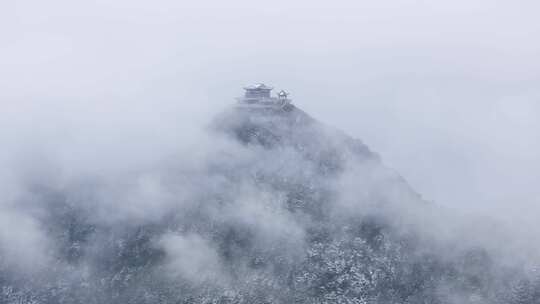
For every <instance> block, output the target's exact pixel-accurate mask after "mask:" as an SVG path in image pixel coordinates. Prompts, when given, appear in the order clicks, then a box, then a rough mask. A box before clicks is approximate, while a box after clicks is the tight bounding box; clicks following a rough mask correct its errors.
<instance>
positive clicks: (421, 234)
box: [0, 105, 540, 304]
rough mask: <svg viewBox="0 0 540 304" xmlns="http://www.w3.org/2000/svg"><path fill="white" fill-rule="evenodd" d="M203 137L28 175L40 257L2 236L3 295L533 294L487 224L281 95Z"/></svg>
mask: <svg viewBox="0 0 540 304" xmlns="http://www.w3.org/2000/svg"><path fill="white" fill-rule="evenodd" d="M179 132H181V130H179ZM204 142H205V143H204V144H201V146H200V147H194V148H193V149H194V153H188V154H184V153H179V154H177V155H175V157H173V158H172V159H168V160H164V161H163V162H162V163H159V164H155V165H154V166H151V167H145V168H137V170H132V171H129V172H122V173H119V174H118V175H117V176H107V177H98V176H85V177H81V178H78V179H75V180H71V181H69V182H66V183H65V184H63V185H61V186H57V185H56V186H51V185H48V184H47V183H46V182H45V183H37V184H36V183H33V184H29V185H26V187H27V189H26V190H27V193H28V195H27V196H25V197H23V198H21V199H20V204H27V205H28V206H29V208H35V209H36V212H35V213H34V216H33V219H34V220H35V221H36V225H37V226H38V227H41V229H43V231H44V234H45V235H46V237H47V246H46V249H44V250H43V252H44V253H43V255H44V256H45V257H44V258H42V259H41V260H40V262H39V263H38V264H37V265H36V266H35V267H32V269H26V268H25V267H22V266H20V265H17V264H16V263H14V262H13V259H12V258H9V256H8V255H7V254H6V252H9V250H8V249H9V248H2V247H0V253H4V256H0V288H1V289H0V292H1V294H0V303H100V304H101V303H306V304H307V303H384V304H386V303H538V301H540V288H539V287H540V279H539V276H538V275H535V273H536V272H535V271H533V270H534V268H531V267H530V265H525V264H523V263H521V262H519V261H512V262H510V261H508V260H506V257H508V256H509V255H508V252H506V251H504V250H502V251H498V250H493V248H496V247H497V246H492V244H491V242H490V241H486V240H483V239H481V236H482V235H484V234H483V232H482V229H485V228H484V226H485V225H484V226H482V227H480V226H474V225H475V224H474V221H472V224H471V222H470V221H468V220H456V218H457V215H451V214H450V213H449V211H448V210H444V209H442V208H439V207H437V206H436V205H434V204H432V203H428V202H425V201H423V200H422V199H421V197H420V195H418V194H417V193H416V192H414V191H413V190H412V189H411V188H410V187H409V185H408V184H407V183H406V182H405V181H404V180H403V179H402V178H401V177H400V176H399V175H398V174H397V173H395V172H394V171H393V170H391V169H389V168H386V167H385V166H384V165H383V164H382V162H381V160H380V159H379V157H378V155H377V154H375V153H374V152H372V151H370V149H369V148H368V147H367V146H366V145H365V144H363V143H362V142H361V141H359V140H357V139H353V138H351V137H349V136H347V135H346V134H344V133H342V132H340V131H338V130H335V129H333V128H331V127H328V126H325V125H323V124H321V123H320V122H317V121H316V120H314V119H313V118H311V117H310V116H309V115H307V114H306V113H304V112H303V111H301V110H300V109H298V108H296V107H295V106H293V105H287V106H286V107H285V108H279V109H277V108H275V109H274V108H249V107H242V108H239V107H231V108H230V109H228V110H226V111H224V112H223V113H221V114H220V115H218V116H217V117H216V118H215V119H214V120H213V122H212V124H211V125H210V126H209V128H208V138H207V139H205V140H204ZM192 152H193V151H192ZM36 206H39V207H36ZM0 218H1V217H0ZM471 227H475V228H474V229H475V230H476V231H472V229H471ZM488 229H489V228H488ZM0 246H4V247H5V245H2V243H0ZM29 250H31V249H30V248H29ZM531 269H532V270H531Z"/></svg>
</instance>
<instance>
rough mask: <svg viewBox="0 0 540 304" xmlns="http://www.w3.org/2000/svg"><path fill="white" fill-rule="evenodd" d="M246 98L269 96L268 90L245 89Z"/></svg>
mask: <svg viewBox="0 0 540 304" xmlns="http://www.w3.org/2000/svg"><path fill="white" fill-rule="evenodd" d="M245 96H246V97H247V98H260V97H270V90H260V89H255V90H246V95H245Z"/></svg>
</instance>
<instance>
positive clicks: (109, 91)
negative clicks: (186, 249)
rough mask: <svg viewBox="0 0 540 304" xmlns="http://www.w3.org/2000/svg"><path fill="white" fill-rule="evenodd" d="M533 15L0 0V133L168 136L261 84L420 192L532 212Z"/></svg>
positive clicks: (538, 26)
mask: <svg viewBox="0 0 540 304" xmlns="http://www.w3.org/2000/svg"><path fill="white" fill-rule="evenodd" d="M539 11H540V4H539V2H537V1H520V0H518V1H493V0H492V1H487V0H477V1H462V0H458V1H412V0H394V1H345V0H337V1H305V0H302V1H284V0H278V1H264V2H263V1H261V2H257V1H240V0H232V1H209V0H203V1H172V0H157V1H142V0H135V1H126V0H121V1H105V0H97V1H84V2H83V1H67V0H51V1H38V0H17V1H15V0H4V1H2V2H1V3H0V103H1V106H2V110H1V111H0V113H1V114H0V119H2V121H3V122H0V125H2V124H3V126H2V130H1V131H0V134H1V135H2V140H3V141H7V142H8V143H11V144H13V145H15V144H14V143H20V142H23V141H24V136H22V135H25V134H31V135H32V138H40V136H41V135H42V134H47V132H48V133H53V134H63V133H61V132H64V131H61V132H60V131H59V130H65V129H66V128H68V129H69V127H70V126H73V124H76V125H77V126H79V127H80V130H87V131H86V132H88V133H83V135H84V134H86V135H88V136H89V137H90V139H91V140H90V141H92V140H94V142H98V143H103V142H107V141H108V140H107V138H114V139H120V138H126V137H127V138H128V139H127V140H125V141H126V142H128V143H130V142H133V141H135V140H136V139H142V140H145V139H146V140H149V143H151V144H152V145H155V144H163V145H168V144H169V143H170V141H171V140H173V139H174V137H175V136H178V137H180V136H183V137H185V136H188V135H187V133H190V132H187V131H186V130H189V129H186V128H188V126H190V125H192V124H191V123H192V122H196V123H199V122H203V121H204V120H205V119H207V118H208V117H209V115H210V114H211V113H212V112H214V111H215V109H219V108H220V107H222V106H224V105H227V104H229V103H231V102H233V97H235V96H237V95H239V94H241V89H240V86H242V85H245V84H248V83H251V82H266V83H268V84H272V85H275V86H277V87H278V88H284V89H286V90H288V91H290V92H291V93H292V95H291V97H292V98H293V99H294V100H295V103H296V104H297V105H298V106H299V107H300V108H302V109H304V110H306V111H307V112H309V113H310V114H312V115H313V116H315V117H316V118H318V119H320V120H321V121H324V122H326V123H328V124H330V125H333V126H336V127H338V128H340V129H343V130H344V131H346V132H347V133H349V134H351V135H353V136H355V137H358V138H361V139H362V140H364V141H365V142H366V143H367V144H368V145H369V146H370V147H371V148H373V149H374V150H376V151H378V152H379V153H380V154H381V155H382V157H383V160H384V162H385V163H386V164H387V165H388V166H390V167H393V168H395V169H396V170H397V171H399V172H400V173H401V174H402V175H403V176H404V177H405V178H406V179H407V180H408V181H410V182H411V183H412V185H413V186H414V187H415V188H416V189H417V190H418V191H419V192H421V193H422V194H423V195H424V196H425V197H426V198H427V199H430V200H435V201H436V202H438V203H440V204H444V205H447V206H457V207H459V208H463V210H473V211H487V210H490V211H495V212H490V214H491V213H492V214H496V215H500V216H506V218H509V219H516V216H518V213H516V212H514V211H516V210H517V211H520V212H519V216H525V217H527V218H528V219H530V220H533V219H534V214H531V212H527V213H523V212H521V211H522V210H523V209H524V208H531V207H532V206H535V205H538V203H539V201H540V188H539V187H538V186H537V183H538V180H540V162H539V161H538V160H539V156H538V155H540V141H539V140H538V138H539V137H540V136H539V135H540V134H539V133H540V132H539V130H540V122H539V121H538V118H539V117H540V105H539V101H540V87H539V85H538V84H539V83H540V39H538V37H540V19H538V12H539ZM156 125H157V126H156ZM176 127H181V129H182V130H179V131H177V132H178V133H175V131H174V130H175V128H176ZM148 128H150V129H148ZM88 130H93V131H88ZM126 130H129V131H126ZM67 132H68V133H69V131H67ZM126 132H127V133H126ZM111 133H112V135H111ZM155 134H161V137H160V140H156V139H155V138H154V137H155ZM29 136H30V135H29ZM81 136H82V135H81ZM111 136H112V137H111ZM83 137H84V136H83ZM43 138H44V140H45V138H48V137H47V136H44V137H43ZM84 138H85V139H86V138H87V137H84ZM110 141H111V142H114V140H112V139H111V140H110ZM49 144H52V143H49ZM115 147H117V148H118V149H119V150H120V151H122V149H128V148H129V144H128V145H127V148H126V147H125V145H123V144H119V143H116V146H115ZM158 150H159V149H158ZM152 151H154V150H153V149H149V151H148V153H151V152H152ZM3 153H5V152H3ZM119 154H121V153H120V152H119ZM0 156H1V154H0ZM88 157H90V156H88ZM136 160H138V159H136ZM134 161H135V160H134ZM526 210H529V209H526ZM533 210H538V208H536V209H533ZM533 213H534V212H533Z"/></svg>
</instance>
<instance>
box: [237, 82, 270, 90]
mask: <svg viewBox="0 0 540 304" xmlns="http://www.w3.org/2000/svg"><path fill="white" fill-rule="evenodd" d="M272 89H273V87H269V86H266V85H265V84H264V83H257V84H254V85H250V86H247V87H244V90H272Z"/></svg>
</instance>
